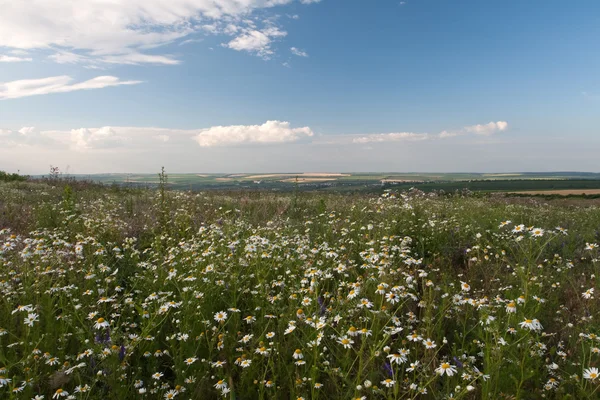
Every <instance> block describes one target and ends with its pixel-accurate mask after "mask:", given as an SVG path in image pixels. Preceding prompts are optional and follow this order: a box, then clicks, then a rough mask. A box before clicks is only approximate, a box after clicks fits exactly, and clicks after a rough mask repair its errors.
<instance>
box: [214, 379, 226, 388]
mask: <svg viewBox="0 0 600 400" xmlns="http://www.w3.org/2000/svg"><path fill="white" fill-rule="evenodd" d="M214 386H215V388H216V389H223V388H226V387H227V383H226V382H225V381H224V380H223V379H221V380H219V381H217V383H215V385H214Z"/></svg>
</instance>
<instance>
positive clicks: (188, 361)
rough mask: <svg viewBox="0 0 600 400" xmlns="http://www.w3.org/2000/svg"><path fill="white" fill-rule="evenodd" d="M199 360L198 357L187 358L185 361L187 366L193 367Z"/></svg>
mask: <svg viewBox="0 0 600 400" xmlns="http://www.w3.org/2000/svg"><path fill="white" fill-rule="evenodd" d="M197 360H198V359H197V358H196V357H190V358H186V359H185V363H186V364H187V365H192V364H193V363H195V362H196V361H197Z"/></svg>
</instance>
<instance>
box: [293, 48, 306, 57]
mask: <svg viewBox="0 0 600 400" xmlns="http://www.w3.org/2000/svg"><path fill="white" fill-rule="evenodd" d="M290 51H291V52H292V54H294V55H296V56H298V57H308V53H307V52H305V51H304V50H300V49H299V48H297V47H290Z"/></svg>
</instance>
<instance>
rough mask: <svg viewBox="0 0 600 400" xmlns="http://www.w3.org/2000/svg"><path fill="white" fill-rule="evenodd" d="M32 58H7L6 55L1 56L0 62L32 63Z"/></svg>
mask: <svg viewBox="0 0 600 400" xmlns="http://www.w3.org/2000/svg"><path fill="white" fill-rule="evenodd" d="M32 60H33V59H32V58H31V57H16V56H7V55H4V54H0V62H5V63H12V62H23V61H32Z"/></svg>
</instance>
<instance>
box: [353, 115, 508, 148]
mask: <svg viewBox="0 0 600 400" xmlns="http://www.w3.org/2000/svg"><path fill="white" fill-rule="evenodd" d="M506 129H508V122H506V121H498V122H490V123H488V124H483V125H481V124H480V125H471V126H465V127H464V128H462V129H461V130H458V131H442V132H440V133H439V134H437V135H430V134H428V133H413V132H399V133H373V134H370V135H364V136H360V137H355V138H354V139H353V140H352V142H353V143H362V144H364V143H384V142H401V141H421V140H428V139H447V138H452V137H457V136H463V135H465V134H468V133H472V134H476V135H483V136H489V135H492V134H494V133H497V132H502V131H505V130H506ZM353 136H356V135H353Z"/></svg>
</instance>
